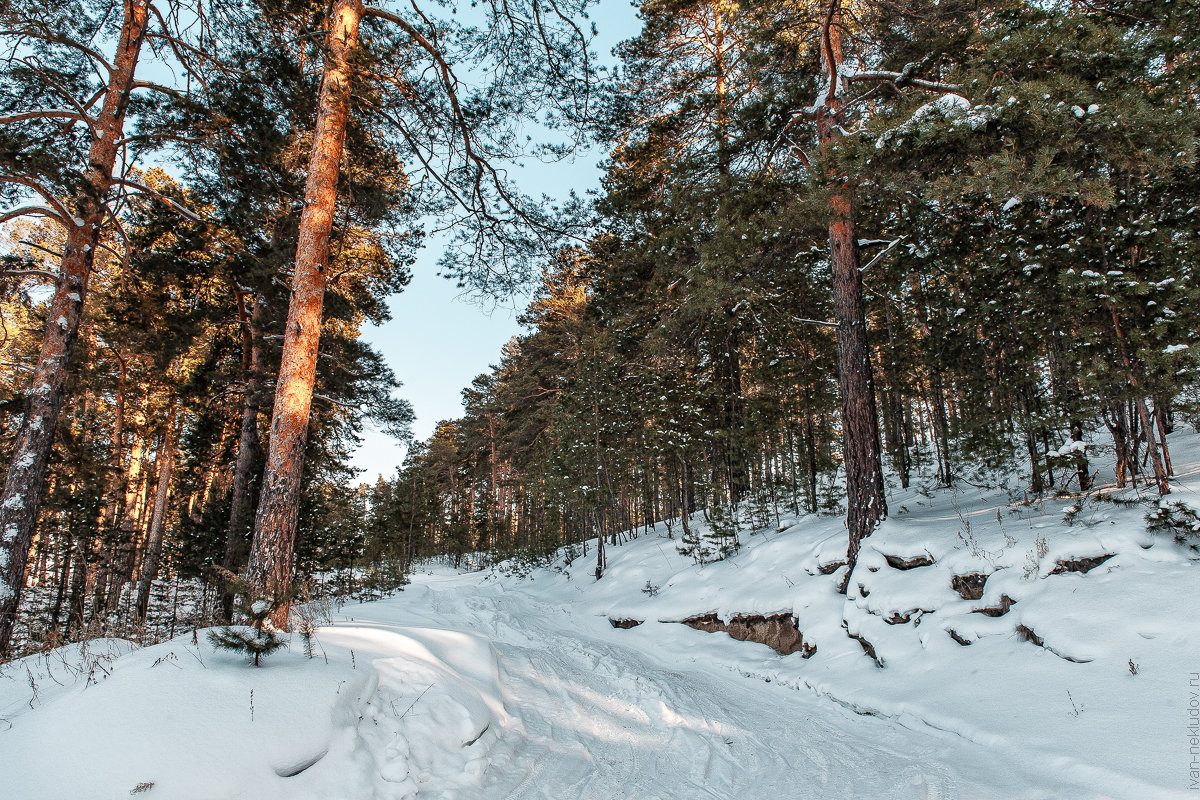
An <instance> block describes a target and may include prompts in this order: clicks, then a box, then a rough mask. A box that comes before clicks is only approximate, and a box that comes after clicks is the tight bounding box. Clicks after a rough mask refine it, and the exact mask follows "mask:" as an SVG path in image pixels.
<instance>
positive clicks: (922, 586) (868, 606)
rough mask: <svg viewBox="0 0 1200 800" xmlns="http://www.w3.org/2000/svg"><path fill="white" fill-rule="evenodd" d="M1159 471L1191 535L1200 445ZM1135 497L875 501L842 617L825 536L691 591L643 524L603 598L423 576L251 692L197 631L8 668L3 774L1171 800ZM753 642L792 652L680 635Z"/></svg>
mask: <svg viewBox="0 0 1200 800" xmlns="http://www.w3.org/2000/svg"><path fill="white" fill-rule="evenodd" d="M1172 447H1173V451H1174V452H1175V453H1176V454H1177V455H1176V469H1177V472H1178V475H1179V479H1178V484H1177V486H1176V487H1175V489H1174V492H1173V494H1172V495H1170V499H1171V501H1172V502H1181V503H1184V504H1187V505H1190V506H1191V507H1192V508H1196V507H1200V503H1197V489H1200V437H1197V436H1195V435H1194V434H1191V433H1176V434H1174V435H1173V439H1172ZM1101 484H1102V485H1103V475H1101ZM1127 495H1128V493H1123V494H1117V493H1114V492H1112V491H1109V490H1103V489H1102V490H1100V491H1098V492H1096V493H1094V494H1092V495H1091V496H1089V497H1087V498H1070V499H1068V498H1059V499H1053V500H1045V501H1038V502H1026V501H1024V500H1023V499H1017V500H1013V499H1010V498H1009V497H1008V496H1007V494H1006V493H1005V492H1004V491H1003V490H1001V489H999V488H994V489H974V488H972V489H970V490H969V491H963V490H961V489H960V490H939V491H922V490H912V491H908V492H900V491H897V490H894V489H893V490H892V492H891V495H890V497H889V503H890V504H891V507H892V509H893V515H892V517H891V518H890V519H889V520H888V521H887V522H886V523H885V525H884V526H883V527H882V528H881V529H880V530H879V531H878V532H877V533H876V534H875V535H873V536H872V537H871V538H870V539H869V540H867V542H866V543H865V546H864V549H863V553H862V557H861V559H860V561H859V565H858V568H857V570H856V572H855V575H854V578H853V580H852V581H851V582H850V586H851V589H850V593H849V595H848V596H847V597H843V596H841V595H838V594H836V592H835V586H836V582H837V580H838V579H839V577H840V572H839V571H838V570H834V571H832V572H830V571H829V569H828V567H827V565H829V564H830V563H831V562H833V561H836V560H837V559H838V558H839V557H840V555H841V548H842V546H843V545H842V542H843V538H842V537H843V535H844V534H843V533H842V523H841V521H840V520H839V519H837V518H834V517H805V518H801V519H794V518H786V517H785V518H783V519H782V520H781V524H779V525H777V526H772V527H771V528H769V529H767V530H763V531H760V532H756V533H743V535H742V539H741V548H740V550H739V551H738V552H737V554H736V555H734V556H732V557H730V558H728V559H726V560H724V561H721V562H717V563H710V564H705V565H699V564H696V563H694V562H693V561H692V560H691V559H689V558H687V557H684V556H682V555H680V554H679V552H677V548H676V544H677V541H678V539H677V537H678V533H679V526H678V524H675V525H672V526H671V530H670V536H669V534H668V527H667V526H666V525H665V524H659V525H657V526H655V527H654V528H653V529H652V530H651V531H649V532H643V533H641V534H640V535H638V536H637V537H636V538H633V539H631V540H629V541H627V542H625V543H624V544H621V545H620V546H616V547H611V546H610V548H609V568H608V571H607V573H606V575H605V577H604V578H603V579H602V580H601V581H599V582H597V581H595V580H594V578H593V577H592V576H591V574H590V569H591V567H592V564H593V555H592V554H591V553H589V554H587V555H583V554H579V553H576V554H564V555H563V556H562V557H561V558H560V559H559V560H558V561H556V562H555V563H553V564H551V565H549V566H548V567H538V568H534V569H528V568H526V569H518V568H517V567H518V565H517V564H515V563H513V562H509V563H507V564H504V565H501V567H500V568H499V569H496V570H489V571H483V572H471V573H463V574H460V573H457V572H455V571H453V570H450V569H448V568H445V567H434V566H429V567H427V568H426V570H425V571H422V572H421V573H419V574H417V575H416V576H414V579H413V582H412V584H411V585H410V586H409V587H407V588H406V589H405V590H404V591H403V592H402V593H400V594H399V595H398V596H396V597H394V598H391V599H388V600H383V601H378V602H374V603H367V604H363V605H356V606H346V607H345V608H343V609H342V610H341V613H340V614H338V615H337V616H336V618H335V619H334V620H333V621H332V624H330V625H328V626H325V627H322V628H320V629H319V631H318V633H317V635H316V636H315V637H314V639H313V642H312V648H311V649H312V654H313V657H311V658H308V657H306V655H305V647H304V643H303V641H302V639H301V637H300V636H298V635H294V636H293V641H292V646H291V649H290V651H284V652H283V653H281V654H277V655H274V656H271V657H270V658H269V659H267V661H265V662H264V664H265V666H263V667H262V668H260V669H255V668H253V667H250V666H248V665H247V664H246V663H245V661H244V660H243V659H240V658H238V657H236V656H234V655H231V654H228V653H223V652H214V651H213V650H212V648H211V646H209V645H208V644H207V642H206V641H205V639H204V637H203V636H198V637H195V638H194V637H193V636H192V635H191V634H188V635H184V636H180V637H178V638H176V639H174V640H171V641H168V642H165V643H163V644H159V645H156V646H153V647H147V648H144V649H141V650H135V649H133V648H132V647H131V646H130V645H128V644H126V643H122V642H118V641H112V640H105V641H98V642H91V643H88V644H87V645H84V646H82V647H81V646H71V647H68V648H62V649H60V650H58V651H54V652H53V653H50V654H48V655H44V656H36V657H30V658H26V659H23V660H20V661H16V662H12V663H10V664H8V665H6V666H5V667H4V669H3V673H2V679H0V716H2V717H3V718H4V720H6V722H7V723H8V725H7V730H4V731H3V732H0V772H2V774H4V775H5V776H6V778H5V782H6V786H7V787H8V789H7V793H8V796H11V797H21V798H30V799H31V800H32V798H39V797H44V798H61V797H80V798H93V797H94V798H109V797H112V798H116V797H127V796H130V795H131V794H132V795H136V796H145V797H147V798H159V797H161V798H201V797H206V798H211V797H255V798H271V797H280V798H283V797H287V798H304V797H313V798H317V797H321V798H336V797H347V798H349V797H355V798H365V797H379V798H415V797H444V798H450V797H457V798H492V797H496V798H501V797H504V798H520V797H554V798H576V797H578V798H605V797H637V798H655V797H661V798H692V797H721V798H734V797H737V798H783V797H787V798H791V797H796V798H801V797H813V798H817V797H819V798H860V797H861V798H868V797H869V798H926V797H929V798H933V797H936V798H950V797H958V798H1018V797H1020V798H1100V797H1116V798H1131V800H1132V799H1133V798H1138V799H1139V800H1140V799H1142V798H1159V797H1162V798H1169V797H1183V796H1185V794H1186V793H1187V791H1188V787H1189V785H1190V784H1189V778H1188V748H1187V739H1186V737H1185V735H1184V734H1185V732H1186V729H1185V727H1184V723H1185V721H1186V713H1187V707H1188V706H1187V703H1188V696H1189V694H1188V693H1189V691H1194V686H1193V688H1192V689H1189V683H1188V681H1189V672H1188V670H1189V669H1193V668H1194V665H1195V664H1196V663H1200V662H1198V661H1197V656H1198V655H1200V652H1198V649H1197V646H1196V642H1198V641H1200V621H1198V620H1197V618H1196V615H1195V614H1194V613H1193V609H1192V602H1193V597H1194V592H1195V589H1196V586H1197V581H1196V568H1197V561H1196V552H1195V550H1194V549H1192V548H1191V547H1189V546H1188V545H1185V544H1181V543H1179V542H1176V541H1175V539H1174V537H1173V536H1172V535H1171V534H1170V533H1162V532H1148V531H1147V528H1146V522H1145V519H1144V516H1145V514H1146V509H1147V506H1146V505H1144V504H1137V505H1131V504H1122V503H1119V502H1112V501H1116V500H1122V499H1127ZM1176 516H1177V517H1178V516H1179V514H1178V513H1177V514H1176ZM695 524H696V525H697V526H698V527H701V528H702V523H701V522H700V518H699V515H698V516H697V519H696V523H695ZM671 536H674V537H675V538H674V539H672V538H671ZM572 555H574V557H573V558H572V557H571V556H572ZM924 560H932V563H930V564H924V565H917V564H920V563H921V562H922V561H924ZM898 567H904V568H898ZM824 573H828V574H824ZM956 576H957V578H956ZM963 576H980V577H975V578H965V577H963ZM981 581H982V586H980V582H981ZM972 594H978V595H979V596H978V597H977V598H975V599H967V597H964V596H963V595H967V596H970V595H972ZM777 616H782V618H783V620H782V621H776V622H775V623H773V625H774V627H770V625H771V623H770V622H769V618H772V617H777ZM739 617H740V618H742V620H741V623H742V628H741V629H736V628H735V632H739V630H744V629H750V628H753V629H756V630H759V631H762V630H767V632H768V633H770V634H771V636H772V637H773V641H774V643H775V644H777V645H780V644H781V643H783V646H782V649H785V650H787V649H792V650H794V652H792V653H791V654H789V655H781V654H780V653H778V652H776V651H775V650H772V649H770V648H769V647H767V646H765V645H763V644H758V643H755V642H752V641H737V640H735V639H733V638H731V637H730V636H727V635H725V634H724V633H716V634H713V633H708V632H704V631H702V630H695V629H693V628H692V627H690V626H688V625H683V624H679V622H680V621H682V620H693V622H694V623H695V624H697V625H700V626H706V625H707V626H708V627H713V626H714V624H723V623H730V622H731V621H732V622H734V623H735V625H736V623H737V622H738V620H737V619H736V618H739ZM755 617H762V618H764V620H762V621H759V620H756V619H754V618H755ZM714 618H715V619H714ZM789 618H793V619H794V621H795V629H798V631H799V637H800V638H799V639H797V638H796V637H795V636H790V634H788V631H789V630H792V628H791V620H790V619H789ZM614 621H615V622H617V623H620V624H621V625H626V626H632V627H616V626H615V625H614V624H613V623H614ZM635 623H640V624H635ZM764 625H765V626H766V627H765V628H764ZM739 635H740V634H739ZM868 651H869V652H870V653H871V655H868Z"/></svg>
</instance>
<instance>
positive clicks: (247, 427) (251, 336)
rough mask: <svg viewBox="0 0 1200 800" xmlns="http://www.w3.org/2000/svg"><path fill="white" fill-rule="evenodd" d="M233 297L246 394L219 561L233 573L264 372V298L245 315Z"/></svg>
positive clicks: (246, 511)
mask: <svg viewBox="0 0 1200 800" xmlns="http://www.w3.org/2000/svg"><path fill="white" fill-rule="evenodd" d="M234 292H235V293H236V297H237V305H238V316H239V318H240V319H241V327H242V353H243V358H242V363H243V366H244V367H245V369H246V393H245V395H244V397H243V400H242V427H241V432H240V435H239V437H238V450H237V459H236V461H235V462H234V468H233V492H232V495H233V496H232V503H231V505H230V508H229V524H228V526H227V528H226V532H225V555H224V557H223V558H222V559H221V567H222V569H225V570H228V571H229V572H234V573H236V572H237V571H238V569H240V568H241V565H242V559H243V558H245V553H246V529H247V528H248V527H249V526H250V523H251V521H252V519H251V516H250V513H251V508H252V505H253V504H252V502H251V501H252V499H253V492H252V491H251V489H250V478H251V469H252V468H253V466H254V461H255V459H256V458H257V457H258V452H259V436H258V411H259V393H260V392H261V391H262V386H263V380H264V379H265V376H266V372H267V359H266V354H265V353H264V352H263V346H262V332H261V328H260V325H261V324H262V315H263V310H264V309H265V307H266V303H265V298H259V299H258V300H256V301H255V303H254V310H253V311H251V312H249V313H247V310H246V303H245V299H244V297H243V295H242V292H241V290H239V289H237V287H236V286H235V287H234ZM220 616H221V619H222V620H224V621H225V622H232V620H233V595H232V594H231V593H229V592H223V593H222V594H221V607H220Z"/></svg>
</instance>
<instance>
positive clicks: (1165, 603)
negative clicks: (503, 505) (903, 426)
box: [528, 432, 1200, 800]
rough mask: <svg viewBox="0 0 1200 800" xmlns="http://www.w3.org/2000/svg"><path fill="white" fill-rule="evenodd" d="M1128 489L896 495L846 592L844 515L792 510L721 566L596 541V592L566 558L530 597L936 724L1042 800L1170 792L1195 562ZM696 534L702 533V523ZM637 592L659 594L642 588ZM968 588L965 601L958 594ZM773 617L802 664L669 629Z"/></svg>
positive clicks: (1183, 444) (1184, 780)
mask: <svg viewBox="0 0 1200 800" xmlns="http://www.w3.org/2000/svg"><path fill="white" fill-rule="evenodd" d="M1171 446H1172V454H1173V457H1174V461H1175V464H1176V470H1177V473H1178V475H1179V476H1180V477H1179V478H1178V480H1177V481H1176V483H1175V486H1174V488H1173V494H1172V495H1171V497H1170V498H1169V499H1170V500H1171V501H1173V502H1183V503H1185V504H1188V505H1192V506H1193V507H1194V505H1195V504H1196V501H1197V500H1198V499H1200V497H1198V495H1200V437H1197V436H1196V435H1194V434H1191V433H1183V432H1180V433H1176V434H1173V435H1172V437H1171ZM1067 449H1068V450H1074V449H1079V445H1074V446H1073V447H1070V448H1067ZM1095 449H1096V450H1099V449H1100V448H1095ZM1091 450H1092V448H1089V451H1091ZM1098 463H1099V461H1098V459H1095V458H1094V460H1093V466H1096V465H1097V464H1098ZM1103 477H1104V475H1103V474H1102V475H1101V478H1102V479H1103ZM1147 496H1148V497H1150V498H1152V497H1153V494H1152V493H1148V495H1147ZM1131 497H1132V494H1131V493H1130V492H1128V491H1126V492H1124V493H1121V494H1116V493H1114V492H1112V491H1111V490H1101V491H1098V492H1095V493H1093V494H1091V495H1090V496H1088V497H1086V498H1075V499H1061V498H1059V499H1049V500H1044V501H1037V502H1027V501H1025V500H1024V499H1018V500H1014V499H1012V498H1010V497H1009V496H1008V495H1007V494H1005V493H1004V492H1001V491H999V490H996V489H993V490H979V489H974V488H970V487H967V489H966V490H965V491H964V490H963V489H956V490H951V489H941V490H932V491H931V490H929V489H924V490H921V489H916V488H914V489H912V490H908V491H901V490H899V489H897V488H895V487H893V488H892V489H891V490H890V491H889V497H888V504H889V508H890V509H891V516H890V517H889V519H888V520H887V521H886V522H885V523H884V525H883V526H882V527H881V528H880V529H879V530H878V531H877V532H876V533H875V534H874V535H872V536H871V537H870V538H868V539H867V540H865V541H864V542H863V546H862V552H861V555H860V559H859V563H858V567H857V569H856V571H855V573H854V575H853V576H852V580H851V582H850V586H849V591H848V594H847V595H846V596H841V595H838V594H837V593H836V591H835V588H836V586H837V584H838V582H839V581H840V580H841V578H842V577H843V576H844V574H845V568H844V567H842V568H839V569H836V570H835V571H833V572H831V573H830V574H822V573H823V572H829V570H830V567H831V565H833V564H834V563H836V562H837V561H838V560H840V559H844V557H845V556H844V553H845V529H844V526H843V524H842V521H841V520H840V519H839V518H833V517H805V518H801V519H796V518H793V517H788V516H783V517H782V520H781V521H782V524H781V525H780V526H779V527H780V528H781V530H778V531H777V530H776V529H775V527H774V526H773V527H772V528H769V529H767V530H763V531H759V532H755V533H743V534H742V545H743V546H742V549H741V551H740V552H739V553H738V554H737V555H736V556H735V557H733V558H730V559H728V560H726V561H723V562H718V563H713V564H706V565H703V566H701V565H697V564H694V563H692V562H691V560H690V559H688V558H685V557H684V556H681V555H680V554H679V553H678V552H677V551H676V547H675V545H676V542H675V541H672V540H671V539H669V538H667V529H666V527H665V526H663V525H659V526H657V527H655V528H654V529H653V531H652V532H650V533H649V534H643V535H642V536H641V537H640V538H638V539H636V540H634V541H632V542H630V543H629V544H626V545H623V546H620V547H610V548H609V549H608V553H607V555H608V561H609V568H608V571H607V574H606V575H605V577H604V578H603V579H602V580H601V581H599V582H594V581H591V580H587V579H586V578H585V575H586V574H587V572H588V571H589V570H590V569H591V568H592V566H593V563H592V558H591V557H581V558H579V559H577V560H575V561H573V562H571V563H569V564H563V565H562V566H561V569H562V570H563V571H564V572H565V573H567V574H569V575H570V576H571V579H570V580H569V581H568V579H567V578H566V577H565V575H559V574H556V573H554V572H551V571H545V572H542V573H535V574H534V575H533V576H531V578H532V580H533V583H532V584H531V585H530V586H529V589H528V590H529V591H531V592H533V591H536V592H537V593H538V594H540V595H542V596H543V597H545V598H547V599H548V598H551V597H558V598H561V602H570V603H571V604H572V605H574V606H575V607H577V608H581V609H582V608H587V609H590V611H591V613H592V614H594V615H597V616H599V617H600V618H601V619H602V620H604V621H607V620H609V619H612V620H622V621H634V620H641V621H644V624H641V625H638V626H636V627H631V628H629V629H628V630H616V631H613V635H615V636H618V637H622V639H623V640H625V641H628V642H634V641H636V642H637V643H638V646H641V647H645V648H651V649H654V650H656V651H657V652H659V653H660V655H661V656H662V657H663V658H664V659H665V660H667V661H671V660H675V659H697V660H707V661H709V662H711V663H713V664H717V665H719V666H721V667H723V668H725V669H727V670H730V671H732V672H735V673H737V674H740V675H743V676H750V677H755V678H759V679H762V680H766V681H771V682H773V683H776V684H779V685H782V686H787V687H791V688H794V689H799V690H802V691H807V692H813V693H815V694H817V695H819V696H823V697H825V698H827V699H829V700H832V701H835V702H837V703H839V704H843V705H845V706H846V707H849V708H852V709H854V710H856V711H857V712H859V713H864V714H870V715H874V716H878V717H885V718H890V719H892V720H895V721H898V722H900V723H901V724H903V725H907V726H917V727H926V728H932V729H936V730H940V731H945V732H950V733H952V734H953V735H955V736H958V737H961V738H964V739H966V740H969V741H971V742H974V743H976V744H978V745H982V746H984V747H987V748H989V749H990V750H991V751H992V752H993V753H994V754H995V757H996V758H997V759H1000V760H1002V761H1003V762H1006V763H1010V764H1011V765H1012V768H1013V769H1016V770H1021V771H1023V772H1026V773H1029V774H1031V775H1037V776H1040V777H1038V778H1037V780H1036V781H1035V783H1036V784H1037V785H1041V786H1045V787H1048V788H1047V791H1048V793H1047V795H1046V796H1051V797H1075V796H1081V795H1079V794H1076V793H1077V792H1080V791H1083V790H1084V789H1086V790H1090V791H1092V792H1096V793H1099V794H1102V795H1103V796H1112V797H1125V798H1130V799H1131V800H1133V799H1134V798H1137V799H1139V800H1140V799H1141V798H1151V797H1173V796H1180V797H1182V796H1183V793H1184V790H1185V789H1186V788H1187V787H1188V786H1189V783H1188V781H1189V778H1188V775H1189V763H1190V758H1189V755H1188V747H1187V746H1186V745H1187V741H1186V739H1185V737H1184V731H1183V729H1182V728H1181V727H1180V725H1181V724H1182V720H1183V715H1184V712H1185V710H1186V709H1185V703H1186V701H1187V698H1188V696H1189V695H1188V691H1189V683H1188V681H1189V676H1191V675H1193V674H1194V673H1195V672H1196V671H1200V617H1198V616H1197V615H1196V614H1195V611H1194V605H1195V596H1196V590H1197V588H1198V587H1200V571H1198V568H1200V562H1198V561H1197V557H1198V556H1197V551H1196V550H1195V549H1193V548H1190V547H1188V546H1185V545H1182V544H1179V543H1177V542H1175V541H1174V540H1173V538H1172V537H1171V536H1170V535H1168V534H1162V533H1159V534H1152V533H1150V532H1148V531H1147V529H1146V523H1145V514H1146V512H1147V510H1148V508H1149V506H1148V505H1147V504H1146V503H1140V504H1130V503H1128V500H1129V499H1130V498H1131ZM1120 501H1123V502H1120ZM1150 505H1153V503H1152V502H1151V503H1150ZM693 525H695V526H696V527H699V528H701V529H703V527H704V525H703V522H702V521H701V520H700V518H699V516H697V518H696V521H695V522H694V523H693ZM675 531H676V533H677V532H678V526H675ZM918 564H924V565H918ZM897 565H899V566H900V567H902V568H897ZM647 582H649V585H650V586H651V587H654V588H655V589H656V592H655V593H653V594H651V593H648V592H645V591H642V590H643V589H644V588H645V587H646V586H647ZM568 586H571V587H573V589H570V590H568V588H567V587H568ZM972 589H974V590H976V591H978V593H979V596H978V597H977V598H974V599H968V598H969V597H970V596H971V595H973V594H975V591H972ZM780 613H790V614H792V615H793V617H794V618H795V621H796V626H797V628H798V629H799V630H800V632H801V633H802V635H803V637H804V641H805V642H806V643H809V644H811V645H814V646H815V647H816V651H815V652H814V653H813V654H812V655H811V657H809V658H805V657H803V656H802V654H800V653H795V654H791V655H786V656H784V655H779V654H777V653H775V652H773V651H771V650H770V649H768V648H767V647H765V646H763V645H758V644H753V643H743V642H732V641H731V640H729V639H728V637H727V636H726V635H725V634H721V633H717V634H712V633H704V632H700V631H695V630H692V629H691V628H688V627H686V626H684V625H678V624H675V623H676V622H679V621H682V620H685V619H688V618H691V617H696V616H701V615H707V614H715V615H717V616H718V617H719V618H720V619H721V620H725V621H728V620H729V619H730V618H732V617H734V616H738V615H750V614H755V615H764V616H770V615H774V614H780ZM626 624H631V623H626ZM721 640H724V641H725V642H727V643H728V644H727V645H726V644H719V642H720V641H721ZM868 645H869V649H870V650H871V654H870V655H869V654H868V653H867V652H866V651H867V649H868ZM881 665H882V666H881ZM1172 725H1174V727H1172ZM1172 730H1173V731H1174V732H1175V735H1174V736H1172V735H1170V731H1172ZM1070 787H1073V788H1070ZM1080 787H1083V788H1082V789H1081V788H1080Z"/></svg>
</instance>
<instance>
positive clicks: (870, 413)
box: [816, 0, 887, 591]
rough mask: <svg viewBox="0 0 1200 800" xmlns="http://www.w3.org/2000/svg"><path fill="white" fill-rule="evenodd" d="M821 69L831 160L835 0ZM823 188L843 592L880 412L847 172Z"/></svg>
mask: <svg viewBox="0 0 1200 800" xmlns="http://www.w3.org/2000/svg"><path fill="white" fill-rule="evenodd" d="M820 33H821V67H822V70H823V71H824V73H825V78H826V80H827V82H828V87H829V89H828V94H827V95H825V96H824V97H823V98H822V102H821V103H820V104H819V105H818V108H817V114H816V117H817V136H818V143H819V145H820V148H821V150H822V153H823V155H824V156H825V159H824V160H825V163H827V164H828V163H830V160H831V159H832V153H830V152H829V151H830V150H831V149H832V147H833V145H834V144H835V143H836V142H837V141H838V139H840V138H841V135H842V134H841V127H840V124H839V123H840V120H839V112H840V110H841V97H840V93H839V90H838V87H839V84H840V82H841V80H842V78H841V76H840V68H841V65H842V9H841V0H823V2H822V3H821V31H820ZM826 169H827V172H826V175H825V178H826V183H827V185H828V186H829V189H830V194H829V199H828V204H829V213H830V217H829V268H830V272H831V274H832V277H833V310H834V320H835V321H836V323H837V363H838V388H839V390H840V393H841V401H842V438H843V442H844V446H843V450H844V455H843V458H844V461H845V467H846V529H847V532H848V534H849V541H848V546H847V549H846V561H847V563H848V565H849V567H848V569H847V572H846V578H845V580H844V581H843V582H842V586H841V587H840V589H841V591H845V588H846V586H847V585H848V583H849V580H850V574H851V573H852V572H853V571H854V565H855V563H856V562H857V561H858V549H859V543H860V542H861V541H862V540H863V539H865V538H866V537H867V536H869V535H870V534H871V531H873V530H874V529H875V526H876V525H878V524H879V522H880V521H881V520H883V518H884V517H886V516H887V502H886V501H885V499H884V490H883V465H882V461H881V455H880V449H881V448H880V443H879V417H878V412H877V411H876V408H875V386H874V382H873V380H872V376H871V361H870V352H869V350H868V347H867V320H866V313H865V311H864V304H863V291H862V273H861V272H860V271H859V258H858V240H857V238H856V234H855V230H854V198H853V194H852V191H851V186H850V185H849V181H848V179H847V176H846V175H844V174H842V173H841V172H839V171H836V170H831V169H829V168H826Z"/></svg>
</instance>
